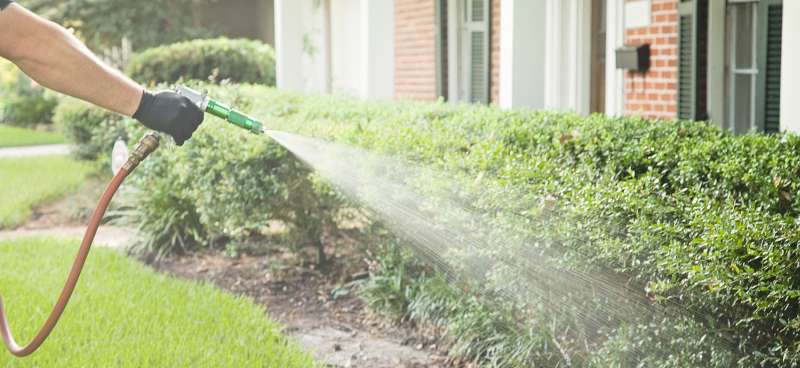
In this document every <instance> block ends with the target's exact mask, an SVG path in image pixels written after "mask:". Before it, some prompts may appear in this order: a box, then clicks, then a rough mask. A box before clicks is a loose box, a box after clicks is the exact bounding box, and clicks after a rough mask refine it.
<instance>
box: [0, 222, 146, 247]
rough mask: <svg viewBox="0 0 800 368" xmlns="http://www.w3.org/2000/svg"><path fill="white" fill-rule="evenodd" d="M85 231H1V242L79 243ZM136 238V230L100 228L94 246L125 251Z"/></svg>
mask: <svg viewBox="0 0 800 368" xmlns="http://www.w3.org/2000/svg"><path fill="white" fill-rule="evenodd" d="M85 231H86V228H85V227H82V226H81V227H54V228H50V229H17V230H8V231H0V241H3V240H14V239H20V238H30V237H52V238H64V239H75V242H76V243H78V242H80V241H81V239H82V238H83V233H84V232H85ZM136 238H137V234H136V231H135V230H134V229H130V228H124V227H115V226H100V229H99V230H98V231H97V235H96V236H95V238H94V245H96V246H103V247H109V248H114V249H122V250H124V249H126V248H128V247H129V246H131V245H132V244H133V242H134V241H135V240H136Z"/></svg>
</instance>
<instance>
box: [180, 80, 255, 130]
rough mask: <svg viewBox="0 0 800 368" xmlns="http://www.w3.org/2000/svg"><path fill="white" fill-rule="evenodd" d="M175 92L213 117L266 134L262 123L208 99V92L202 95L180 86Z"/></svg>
mask: <svg viewBox="0 0 800 368" xmlns="http://www.w3.org/2000/svg"><path fill="white" fill-rule="evenodd" d="M175 91H176V92H177V93H178V94H179V95H181V96H184V97H186V98H188V99H189V100H191V101H192V102H194V104H195V105H197V106H198V107H199V108H200V109H201V110H203V111H205V112H207V113H209V114H211V115H214V116H216V117H218V118H220V119H223V120H225V121H227V122H229V123H231V124H233V125H236V126H238V127H240V128H244V129H247V130H249V131H251V132H253V133H256V134H263V133H264V126H263V125H262V124H261V122H260V121H258V120H256V119H254V118H252V117H250V116H247V115H246V114H244V113H242V112H239V111H237V110H234V109H233V108H231V107H229V106H227V105H225V104H223V103H220V102H217V101H216V100H214V99H212V98H210V97H208V92H203V93H200V92H197V91H195V90H193V89H191V88H189V87H186V86H180V85H179V86H177V87H176V88H175Z"/></svg>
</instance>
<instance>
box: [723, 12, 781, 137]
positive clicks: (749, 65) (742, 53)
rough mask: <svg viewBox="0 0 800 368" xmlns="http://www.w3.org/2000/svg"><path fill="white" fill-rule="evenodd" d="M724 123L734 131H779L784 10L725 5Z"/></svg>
mask: <svg viewBox="0 0 800 368" xmlns="http://www.w3.org/2000/svg"><path fill="white" fill-rule="evenodd" d="M726 24H727V54H726V73H727V77H726V78H727V81H726V83H727V86H726V97H725V100H726V109H725V112H726V120H727V122H728V124H727V125H728V126H730V127H731V128H732V129H733V130H734V131H735V132H739V133H745V132H748V131H751V130H759V131H766V132H777V131H778V130H779V129H780V65H781V40H782V31H781V29H782V24H783V6H782V1H780V0H761V1H741V0H740V1H733V0H730V1H728V7H727V22H726Z"/></svg>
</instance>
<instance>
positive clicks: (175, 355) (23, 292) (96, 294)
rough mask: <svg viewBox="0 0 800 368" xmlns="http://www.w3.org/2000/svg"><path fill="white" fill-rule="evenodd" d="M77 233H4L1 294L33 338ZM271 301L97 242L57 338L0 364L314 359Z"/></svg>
mask: <svg viewBox="0 0 800 368" xmlns="http://www.w3.org/2000/svg"><path fill="white" fill-rule="evenodd" d="M77 247H78V242H77V241H65V240H57V239H26V240H17V241H13V242H0V295H2V296H3V297H4V299H3V300H4V302H5V303H6V307H7V308H8V309H7V311H8V313H9V321H10V323H11V327H12V329H13V331H14V333H15V334H16V336H15V337H16V338H17V340H22V341H18V343H20V344H23V343H27V342H28V340H29V339H30V338H32V337H33V335H34V334H35V329H37V328H39V325H40V324H41V323H42V321H44V319H45V318H46V314H47V313H49V312H50V308H51V307H52V304H53V303H54V301H55V298H56V293H57V292H59V291H60V290H61V287H62V285H63V282H64V278H65V277H66V274H67V272H68V268H69V265H70V264H71V262H72V257H73V256H74V254H75V252H76V250H77ZM313 366H314V363H313V361H312V360H311V358H310V356H309V355H308V354H306V353H304V352H302V351H301V350H299V348H298V347H296V346H295V345H294V344H293V343H291V342H290V341H289V340H288V339H287V338H286V337H284V336H283V335H282V334H281V332H280V328H279V326H277V325H276V324H275V323H273V322H271V321H270V320H268V319H267V317H266V316H265V312H264V309H263V308H261V307H259V306H257V305H256V304H254V303H253V302H251V301H250V300H248V299H246V298H242V297H236V296H233V295H230V294H227V293H224V292H222V291H220V290H218V289H216V288H214V287H213V286H211V285H206V284H196V283H192V282H188V281H182V280H178V279H175V278H172V277H169V276H166V275H163V274H159V273H156V272H154V271H152V270H151V269H149V268H147V267H145V266H144V265H141V264H139V263H137V262H136V261H133V260H131V259H129V258H126V257H125V256H123V255H121V254H118V253H117V252H115V251H112V250H109V249H103V248H95V249H93V250H92V254H91V255H90V256H89V260H88V261H87V264H86V268H85V269H84V273H83V275H82V276H81V280H80V282H79V283H78V287H77V288H76V290H75V294H74V296H73V297H72V301H71V302H70V304H69V306H68V307H67V310H66V311H65V313H64V315H63V316H62V317H61V322H60V323H59V325H58V326H57V327H56V329H55V331H54V332H53V334H52V335H51V336H50V339H49V340H48V341H47V342H45V344H44V345H43V346H42V348H41V349H40V350H39V351H38V352H37V353H35V354H34V355H32V356H31V357H28V358H25V359H17V358H14V357H13V356H12V355H11V354H9V353H7V352H6V351H5V347H3V348H2V350H0V367H62V368H66V367H313Z"/></svg>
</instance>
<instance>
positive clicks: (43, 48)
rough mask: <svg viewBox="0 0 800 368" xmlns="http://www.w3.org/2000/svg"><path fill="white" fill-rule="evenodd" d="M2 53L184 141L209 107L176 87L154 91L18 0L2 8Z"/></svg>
mask: <svg viewBox="0 0 800 368" xmlns="http://www.w3.org/2000/svg"><path fill="white" fill-rule="evenodd" d="M0 57H3V58H6V59H8V60H10V61H11V62H13V63H14V64H16V65H17V66H18V67H19V68H20V69H22V71H23V72H25V74H27V75H28V76H30V77H31V78H32V79H33V80H35V81H36V82H37V83H39V84H41V85H42V86H44V87H47V88H50V89H53V90H56V91H58V92H61V93H64V94H67V95H70V96H73V97H76V98H79V99H82V100H84V101H87V102H90V103H92V104H95V105H97V106H100V107H103V108H105V109H107V110H111V111H114V112H117V113H120V114H123V115H126V116H132V117H134V118H136V119H138V120H139V121H141V122H142V123H143V124H144V125H145V126H147V127H149V128H151V129H155V130H159V131H162V132H165V133H168V134H170V135H172V136H173V137H174V138H175V141H176V142H178V144H182V143H183V141H185V140H186V139H188V138H189V137H191V135H192V133H193V132H194V131H195V129H197V126H198V125H199V124H200V123H201V122H202V120H203V113H202V111H200V110H199V109H198V108H197V107H196V106H195V105H193V104H192V103H191V102H190V101H188V100H187V99H185V98H182V97H181V96H178V95H176V94H175V93H172V92H162V93H159V94H155V95H153V94H150V93H149V92H147V91H146V90H145V89H144V88H143V87H142V86H141V85H139V84H138V83H136V82H134V81H133V80H131V79H130V78H128V77H126V76H125V75H124V74H122V73H121V72H119V71H117V70H116V69H114V68H112V67H110V66H108V65H106V64H105V63H103V62H102V61H100V59H99V58H97V56H95V55H94V54H93V53H92V52H91V51H90V50H89V49H88V48H87V47H86V46H85V45H84V44H83V43H81V42H80V41H79V40H78V39H77V38H76V37H75V36H73V35H72V34H71V33H70V32H69V31H67V30H66V29H64V28H63V27H61V26H60V25H58V24H56V23H53V22H50V21H48V20H45V19H44V18H41V17H39V16H37V15H36V14H34V13H32V12H31V11H29V10H27V9H25V8H24V7H22V6H20V5H18V4H11V5H9V6H8V7H6V8H5V9H4V10H2V11H0Z"/></svg>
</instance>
